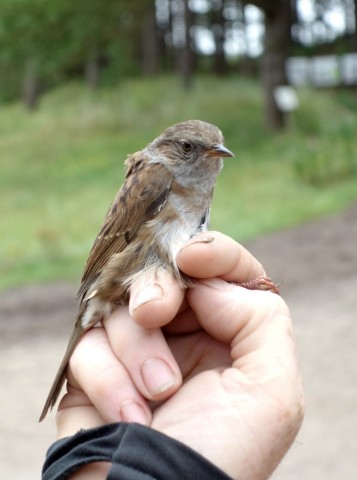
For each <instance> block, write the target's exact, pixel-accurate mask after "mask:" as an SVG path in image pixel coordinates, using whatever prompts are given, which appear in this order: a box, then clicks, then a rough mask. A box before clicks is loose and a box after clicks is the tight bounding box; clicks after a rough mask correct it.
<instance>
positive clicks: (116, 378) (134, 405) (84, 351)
mask: <svg viewBox="0 0 357 480" xmlns="http://www.w3.org/2000/svg"><path fill="white" fill-rule="evenodd" d="M93 352H95V355H93ZM68 384H69V387H68V391H69V393H72V394H74V395H75V394H76V391H75V389H78V388H80V390H83V391H84V392H85V394H86V395H87V397H88V398H89V399H90V402H91V403H92V404H93V405H94V406H95V407H96V409H97V410H98V412H99V413H100V415H101V416H102V418H103V419H104V420H105V421H106V422H118V421H123V422H137V423H141V424H144V425H148V424H149V423H150V420H151V412H150V409H149V408H148V406H147V404H146V401H145V400H144V398H143V397H142V395H141V394H140V393H139V392H138V390H137V388H136V387H135V385H134V383H133V381H132V380H131V377H130V375H129V373H128V372H127V370H126V369H125V367H124V366H123V365H122V364H121V363H120V361H119V360H118V358H117V357H116V356H115V354H114V353H113V351H112V348H111V346H110V343H109V340H108V337H107V334H106V332H105V330H104V328H93V329H92V330H90V331H89V332H87V333H86V334H85V335H84V336H83V338H82V339H81V341H80V342H79V344H78V346H77V347H76V349H75V351H74V353H73V355H72V357H71V360H70V363H69V369H68ZM79 395H81V393H80V392H79Z"/></svg>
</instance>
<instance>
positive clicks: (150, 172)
mask: <svg viewBox="0 0 357 480" xmlns="http://www.w3.org/2000/svg"><path fill="white" fill-rule="evenodd" d="M233 156H234V154H233V153H232V152H231V151H230V150H228V148H226V147H225V146H224V141H223V135H222V132H221V131H220V130H219V128H218V127H216V126H215V125H212V124H210V123H207V122H204V121H201V120H188V121H184V122H181V123H177V124H175V125H173V126H171V127H169V128H167V129H166V130H164V132H162V133H161V134H160V135H159V136H158V137H157V138H156V139H155V140H154V141H152V142H151V143H149V144H148V145H147V146H146V147H145V148H144V149H143V150H140V151H138V152H136V153H133V154H131V155H128V157H127V159H126V161H125V166H126V174H125V178H124V183H123V185H122V187H121V188H120V190H119V191H118V193H117V195H116V196H115V198H114V201H113V202H112V204H111V205H110V207H109V210H108V212H107V214H106V216H105V219H104V223H103V225H102V227H101V229H100V231H99V233H98V235H97V237H96V239H95V240H94V243H93V246H92V248H91V250H90V253H89V256H88V259H87V262H86V264H85V267H84V271H83V275H82V280H81V284H80V288H79V291H78V294H77V301H78V313H77V317H76V321H75V326H74V329H73V331H72V334H71V336H70V339H69V342H68V346H67V350H66V352H65V355H64V357H63V360H62V362H61V364H60V367H59V369H58V372H57V375H56V377H55V379H54V381H53V384H52V387H51V389H50V392H49V394H48V397H47V400H46V402H45V405H44V407H43V410H42V413H41V416H40V420H39V421H42V420H43V419H44V418H45V416H46V415H47V413H48V410H49V409H52V408H53V406H54V405H55V403H56V401H57V398H58V396H59V394H60V392H61V389H62V386H63V384H64V381H65V375H66V369H67V365H68V362H69V359H70V357H71V355H72V353H73V351H74V349H75V347H76V346H77V344H78V342H79V340H80V339H81V337H82V336H83V334H84V333H85V332H86V331H87V330H88V329H90V328H92V327H94V326H95V325H96V324H97V323H99V322H105V320H106V319H107V318H108V317H109V316H110V314H111V313H112V312H113V311H114V310H115V309H116V308H117V307H118V305H121V304H126V303H127V302H128V299H129V295H130V286H131V285H132V283H133V282H134V281H135V279H137V278H138V277H144V278H145V279H146V280H147V281H148V282H152V281H154V279H155V276H156V275H157V273H158V271H159V270H160V269H165V270H167V271H168V272H169V273H170V274H171V275H172V276H173V277H174V278H175V279H176V280H177V282H178V283H179V285H180V286H181V287H182V288H187V287H189V286H192V281H191V279H190V278H189V277H188V276H186V275H184V274H183V273H182V272H180V270H179V269H178V267H177V264H176V255H177V253H178V252H179V250H180V248H181V247H182V245H183V244H184V243H185V242H187V241H188V240H189V239H190V238H192V237H193V236H194V235H195V234H197V233H199V232H203V231H206V230H207V229H208V226H209V220H210V206H211V201H212V196H213V190H214V187H215V183H216V179H217V176H218V175H219V173H220V171H221V169H222V167H223V158H224V157H233Z"/></svg>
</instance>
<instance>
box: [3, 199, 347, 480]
mask: <svg viewBox="0 0 357 480" xmlns="http://www.w3.org/2000/svg"><path fill="white" fill-rule="evenodd" d="M248 248H249V249H250V250H251V251H252V252H253V253H254V254H255V255H256V256H257V257H258V258H259V259H260V260H261V261H262V263H263V264H264V266H265V268H266V270H267V271H268V273H269V274H270V275H271V276H272V277H273V278H274V279H276V280H280V279H282V280H283V282H284V283H283V287H282V294H283V296H284V298H285V299H286V300H287V302H288V304H289V305H290V307H291V310H292V312H293V317H294V322H295V330H296V336H297V340H298V346H299V352H300V359H301V366H302V371H303V376H304V383H305V390H306V401H307V412H306V419H305V423H304V426H303V428H302V431H301V433H300V435H299V437H298V439H297V441H296V442H295V444H294V446H293V448H292V449H291V451H290V452H289V454H288V455H287V457H286V458H285V459H284V461H283V463H282V465H281V466H280V467H279V469H278V470H277V472H276V473H275V474H274V476H273V478H274V479H282V480H293V479H299V480H300V479H304V480H322V479H324V480H335V479H340V478H343V479H344V480H354V479H355V478H356V471H357V435H356V430H357V409H356V402H357V355H356V345H357V328H356V323H357V313H356V311H357V309H356V298H357V204H355V205H353V206H352V207H351V208H350V209H348V210H347V211H346V212H344V213H342V214H339V215H336V216H332V217H329V218H325V219H322V220H319V221H317V222H313V223H310V224H306V225H303V226H300V227H298V228H294V229H290V230H286V231H283V232H279V233H275V234H271V235H267V236H264V237H261V238H259V239H257V240H255V241H253V242H250V243H249V245H248ZM75 290H76V288H75V286H73V285H67V284H61V283H60V284H52V285H44V286H35V287H26V288H21V289H14V290H10V291H6V292H3V293H2V294H1V295H0V352H1V359H2V361H1V362H0V380H1V385H2V389H1V406H2V415H1V419H0V433H1V434H0V478H11V479H13V480H20V479H21V480H23V479H25V478H26V479H27V480H35V479H36V480H37V479H38V478H39V477H40V473H39V472H40V468H41V465H42V462H43V458H44V455H45V451H46V448H47V447H48V445H49V444H50V442H51V441H52V439H53V435H54V428H53V423H54V422H53V418H51V419H46V421H45V422H44V423H42V424H41V425H39V424H38V423H37V418H38V415H39V413H40V410H41V407H42V403H43V401H44V399H45V396H46V394H47V390H48V387H49V384H50V382H51V381H52V377H53V374H54V372H55V370H56V368H57V366H58V363H59V361H60V357H61V355H62V353H63V350H64V348H65V344H66V341H67V336H68V332H69V330H70V327H71V325H72V319H73V315H74V309H73V308H72V306H73V299H74V296H75Z"/></svg>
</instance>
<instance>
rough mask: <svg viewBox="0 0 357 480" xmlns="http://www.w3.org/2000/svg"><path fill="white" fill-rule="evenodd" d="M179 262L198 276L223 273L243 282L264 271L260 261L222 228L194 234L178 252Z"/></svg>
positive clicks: (235, 280)
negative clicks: (221, 229)
mask: <svg viewBox="0 0 357 480" xmlns="http://www.w3.org/2000/svg"><path fill="white" fill-rule="evenodd" d="M177 264H178V267H179V268H180V270H182V271H183V272H184V273H186V274H187V275H189V276H192V277H195V278H212V277H220V278H222V279H223V280H226V281H229V282H237V283H241V282H246V281H248V280H254V279H255V278H257V277H260V276H264V275H265V271H264V268H263V266H262V265H261V263H259V262H258V260H257V259H256V258H255V257H254V256H253V255H252V254H251V253H249V252H248V250H246V249H245V248H244V247H243V246H242V245H240V244H239V243H237V242H236V241H235V240H233V239H232V238H230V237H228V236H227V235H224V234H223V233H220V232H205V233H200V234H198V235H196V236H195V237H193V238H192V239H191V240H190V241H189V242H187V243H186V244H185V245H184V246H183V248H182V249H181V250H180V252H179V253H178V255H177Z"/></svg>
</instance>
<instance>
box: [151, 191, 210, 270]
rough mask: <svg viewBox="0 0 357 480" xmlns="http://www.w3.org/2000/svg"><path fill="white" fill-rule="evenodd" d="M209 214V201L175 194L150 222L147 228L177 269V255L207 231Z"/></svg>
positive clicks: (171, 195)
mask: <svg viewBox="0 0 357 480" xmlns="http://www.w3.org/2000/svg"><path fill="white" fill-rule="evenodd" d="M208 212H209V199H204V201H199V200H197V199H196V201H194V199H192V198H190V197H184V196H182V195H180V194H178V193H175V192H173V193H171V194H170V196H169V199H168V202H167V204H166V205H165V208H163V209H162V211H161V212H160V213H159V215H158V216H157V217H156V218H155V219H153V220H151V221H150V222H148V224H147V227H148V228H150V229H151V228H152V229H153V236H154V238H155V242H157V244H158V245H159V246H160V250H161V251H162V252H163V253H164V254H165V256H167V257H168V261H169V262H170V263H172V264H173V265H174V267H175V269H177V266H176V255H177V254H178V252H179V250H180V249H181V247H182V245H183V244H184V243H185V242H187V241H188V240H189V239H190V238H191V237H192V236H193V235H194V234H195V233H197V232H198V231H202V230H206V229H207V226H208V225H207V224H208V220H209V219H208Z"/></svg>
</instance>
